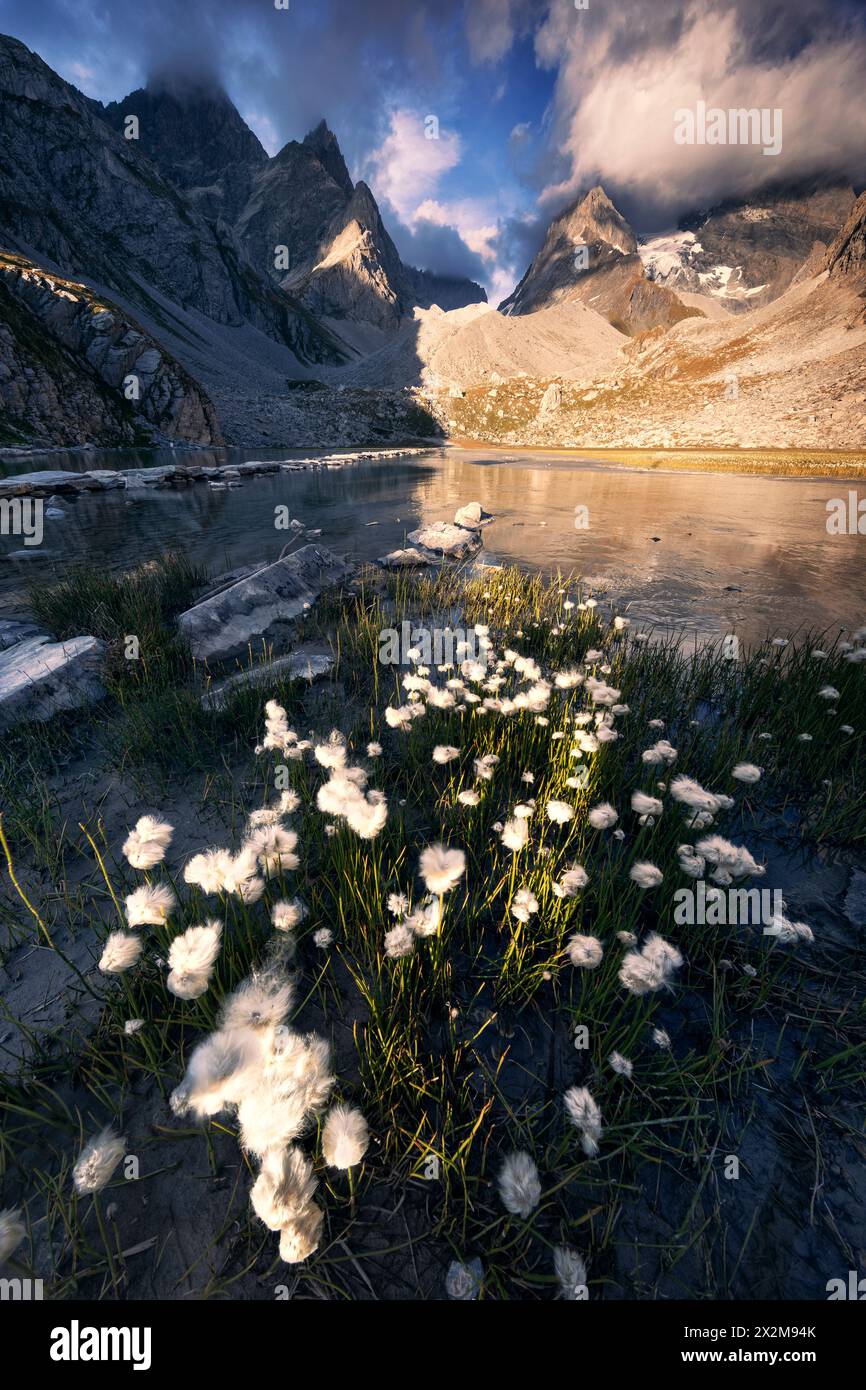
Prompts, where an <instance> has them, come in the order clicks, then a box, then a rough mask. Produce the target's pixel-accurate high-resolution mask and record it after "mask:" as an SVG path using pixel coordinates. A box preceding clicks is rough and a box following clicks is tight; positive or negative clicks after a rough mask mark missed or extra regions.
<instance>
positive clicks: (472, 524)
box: [454, 502, 496, 531]
mask: <svg viewBox="0 0 866 1390" xmlns="http://www.w3.org/2000/svg"><path fill="white" fill-rule="evenodd" d="M495 520H496V518H495V516H493V515H492V514H491V513H490V512H486V511H485V510H484V508H483V507H482V505H481V503H480V502H467V503H466V505H465V506H464V507H458V509H457V511H456V512H455V513H454V525H455V526H463V527H465V528H466V530H467V531H480V530H481V528H482V527H483V526H489V525H490V523H491V521H495Z"/></svg>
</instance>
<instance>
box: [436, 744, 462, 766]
mask: <svg viewBox="0 0 866 1390" xmlns="http://www.w3.org/2000/svg"><path fill="white" fill-rule="evenodd" d="M459 757H460V749H459V748H454V747H453V746H452V745H451V744H450V743H437V745H436V747H435V748H434V749H433V761H434V763H439V764H440V765H441V766H444V765H445V764H446V763H450V762H453V761H454V759H455V758H459Z"/></svg>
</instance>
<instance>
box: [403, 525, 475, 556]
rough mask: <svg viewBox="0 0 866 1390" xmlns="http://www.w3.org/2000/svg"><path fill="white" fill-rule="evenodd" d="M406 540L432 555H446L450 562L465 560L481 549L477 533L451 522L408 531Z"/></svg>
mask: <svg viewBox="0 0 866 1390" xmlns="http://www.w3.org/2000/svg"><path fill="white" fill-rule="evenodd" d="M407 539H408V540H410V541H411V542H412V544H413V545H418V546H421V547H423V549H424V550H432V551H433V553H434V555H447V556H448V558H449V559H450V560H465V559H467V557H468V556H470V555H475V554H477V552H478V551H479V550H480V549H481V537H480V536H479V535H478V533H477V531H467V529H466V527H465V526H455V525H454V522H453V521H436V522H434V523H433V525H432V526H422V527H420V528H419V530H417V531H410V532H409V535H408V537H407Z"/></svg>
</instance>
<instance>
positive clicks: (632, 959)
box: [619, 932, 683, 998]
mask: <svg viewBox="0 0 866 1390" xmlns="http://www.w3.org/2000/svg"><path fill="white" fill-rule="evenodd" d="M682 963H683V958H682V956H681V955H680V953H679V951H678V950H677V948H676V947H675V946H672V945H671V943H670V942H669V941H665V939H664V937H662V936H659V935H658V934H657V933H656V932H650V934H649V936H648V937H647V939H646V941H645V942H644V944H643V946H642V947H641V949H640V950H639V951H628V952H627V953H626V955H625V956H624V958H623V962H622V965H621V966H620V970H619V979H620V983H621V984H623V985H624V986H625V988H626V989H627V990H628V991H629V993H630V994H634V995H637V996H638V997H639V998H640V997H641V996H642V995H644V994H654V993H656V991H658V990H660V989H665V988H671V987H672V980H673V974H674V971H675V970H679V968H680V966H681V965H682Z"/></svg>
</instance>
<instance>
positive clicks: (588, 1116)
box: [562, 1086, 601, 1158]
mask: <svg viewBox="0 0 866 1390" xmlns="http://www.w3.org/2000/svg"><path fill="white" fill-rule="evenodd" d="M562 1099H563V1103H564V1105H565V1113H566V1115H567V1116H568V1118H569V1120H570V1121H571V1123H572V1124H573V1125H574V1127H575V1129H576V1130H577V1131H578V1132H579V1134H580V1142H581V1146H582V1148H583V1152H584V1153H585V1154H586V1156H587V1158H594V1157H595V1155H596V1154H597V1153H598V1146H599V1143H600V1142H601V1111H600V1110H599V1108H598V1106H597V1105H596V1103H595V1101H594V1100H593V1098H592V1095H591V1094H590V1092H589V1090H588V1089H587V1087H586V1086H572V1087H570V1088H569V1090H567V1091H566V1092H565V1095H564V1096H563V1098H562Z"/></svg>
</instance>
